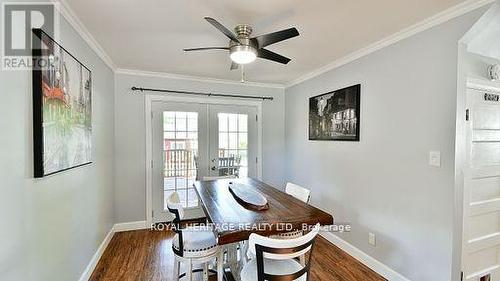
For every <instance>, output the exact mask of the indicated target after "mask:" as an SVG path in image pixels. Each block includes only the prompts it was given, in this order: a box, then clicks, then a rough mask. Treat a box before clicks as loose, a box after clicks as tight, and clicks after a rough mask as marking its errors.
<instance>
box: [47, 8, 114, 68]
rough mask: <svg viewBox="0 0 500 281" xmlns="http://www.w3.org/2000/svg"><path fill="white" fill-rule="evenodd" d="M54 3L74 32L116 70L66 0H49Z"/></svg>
mask: <svg viewBox="0 0 500 281" xmlns="http://www.w3.org/2000/svg"><path fill="white" fill-rule="evenodd" d="M51 1H52V2H54V3H56V8H57V9H58V10H59V12H60V13H61V15H62V16H63V17H64V18H65V19H66V20H67V21H68V23H69V24H70V25H71V26H72V27H73V28H74V29H75V30H76V32H77V33H78V34H79V35H80V36H81V37H82V38H83V40H84V41H85V42H87V44H88V45H89V46H90V48H91V49H92V50H93V51H94V52H95V53H96V54H97V55H98V56H99V58H101V60H102V61H103V62H104V63H105V64H106V65H107V66H108V67H109V68H111V70H113V71H114V70H116V65H115V64H114V63H113V60H111V57H110V56H109V55H108V54H107V53H106V52H105V51H104V49H103V48H102V47H101V45H100V44H99V43H98V42H97V40H95V38H94V37H93V36H92V34H91V33H90V32H89V31H88V29H87V28H86V27H85V25H84V24H83V23H82V22H81V21H80V19H79V18H78V16H77V15H76V13H75V12H74V11H73V9H71V7H70V6H69V5H68V3H67V2H66V0H51Z"/></svg>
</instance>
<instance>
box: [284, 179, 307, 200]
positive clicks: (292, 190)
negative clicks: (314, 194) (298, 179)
mask: <svg viewBox="0 0 500 281" xmlns="http://www.w3.org/2000/svg"><path fill="white" fill-rule="evenodd" d="M285 193H286V194H289V195H292V196H293V197H295V198H297V199H299V200H301V201H302V202H304V203H309V200H310V199H311V190H309V189H307V188H305V187H302V186H300V185H298V184H294V183H291V182H288V183H287V184H286V187H285Z"/></svg>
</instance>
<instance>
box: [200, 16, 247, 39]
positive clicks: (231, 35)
mask: <svg viewBox="0 0 500 281" xmlns="http://www.w3.org/2000/svg"><path fill="white" fill-rule="evenodd" d="M205 19H206V20H207V21H208V22H209V23H210V24H212V25H213V26H215V28H217V29H218V30H220V32H222V33H224V34H225V35H226V36H227V37H228V38H229V39H231V40H233V41H235V42H238V43H239V42H240V40H239V39H238V38H237V37H236V35H234V33H232V32H231V30H229V29H227V28H226V27H225V26H223V25H222V24H221V23H220V22H218V21H216V20H215V19H213V18H211V17H205Z"/></svg>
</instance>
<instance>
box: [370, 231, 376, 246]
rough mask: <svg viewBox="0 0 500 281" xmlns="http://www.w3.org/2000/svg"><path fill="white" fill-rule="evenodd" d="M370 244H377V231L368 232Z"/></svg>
mask: <svg viewBox="0 0 500 281" xmlns="http://www.w3.org/2000/svg"><path fill="white" fill-rule="evenodd" d="M368 244H370V245H372V246H375V244H376V237H375V233H372V232H370V233H368Z"/></svg>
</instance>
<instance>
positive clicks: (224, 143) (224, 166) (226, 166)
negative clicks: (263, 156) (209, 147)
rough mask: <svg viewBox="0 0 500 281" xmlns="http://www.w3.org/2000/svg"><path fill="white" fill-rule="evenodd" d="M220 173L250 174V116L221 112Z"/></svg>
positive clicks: (240, 175)
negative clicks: (248, 156)
mask: <svg viewBox="0 0 500 281" xmlns="http://www.w3.org/2000/svg"><path fill="white" fill-rule="evenodd" d="M217 117H218V123H219V175H220V176H226V175H235V176H237V177H240V178H244V177H247V176H248V159H247V155H248V116H247V115H246V114H234V113H219V114H218V115H217Z"/></svg>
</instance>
